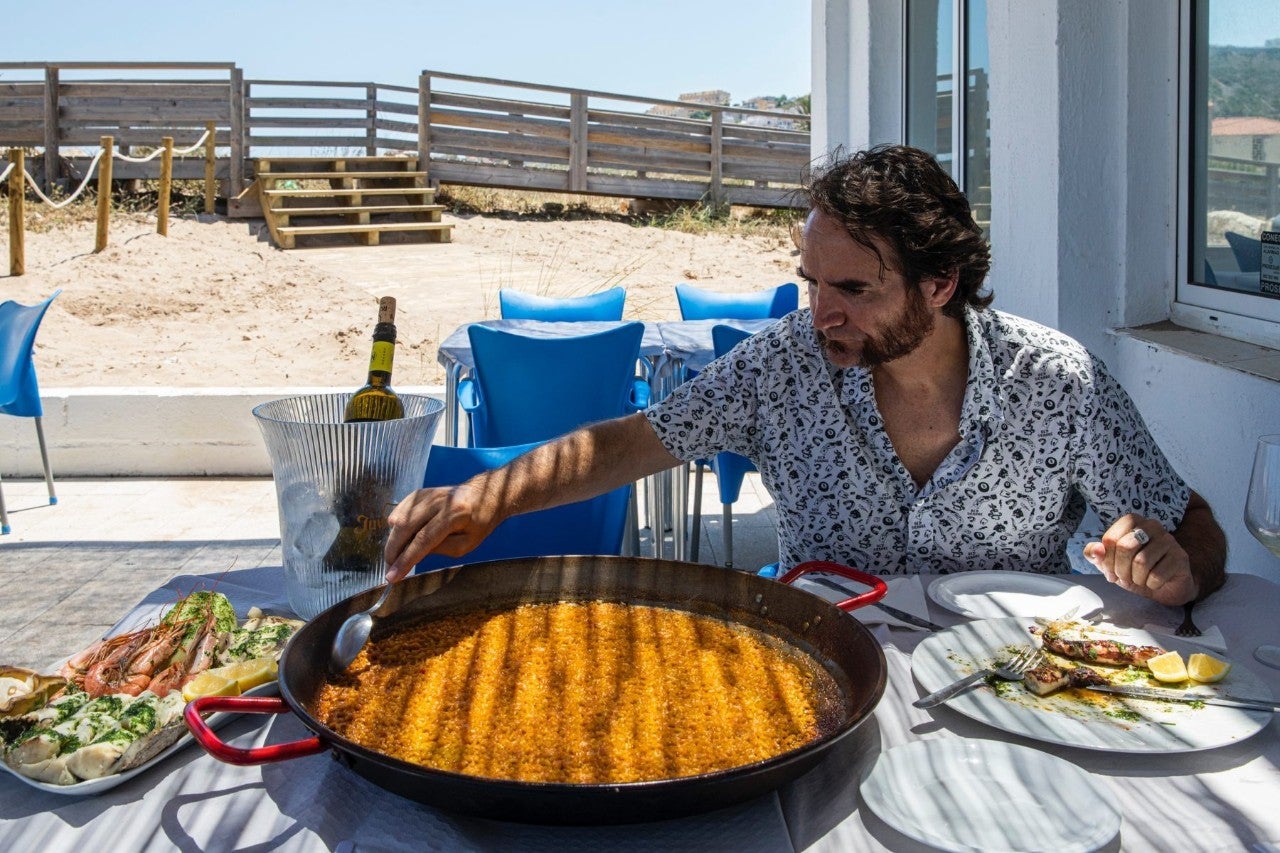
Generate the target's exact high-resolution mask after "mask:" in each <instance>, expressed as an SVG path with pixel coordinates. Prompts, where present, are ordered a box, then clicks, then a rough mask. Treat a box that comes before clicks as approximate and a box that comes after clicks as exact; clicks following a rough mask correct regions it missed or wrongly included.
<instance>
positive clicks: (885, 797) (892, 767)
mask: <svg viewBox="0 0 1280 853" xmlns="http://www.w3.org/2000/svg"><path fill="white" fill-rule="evenodd" d="M860 790H861V792H862V798H863V799H864V800H866V802H867V806H868V807H869V808H870V809H871V811H873V812H875V813H876V815H878V816H879V817H880V819H881V820H883V821H884V822H885V823H887V824H889V825H890V826H892V827H894V828H895V829H897V830H898V831H899V832H901V833H903V834H904V835H907V836H909V837H911V838H914V839H915V840H917V841H921V842H924V843H925V844H929V845H931V846H933V847H937V848H940V849H942V850H963V851H972V850H982V851H1040V850H1043V851H1053V853H1076V851H1078V853H1086V851H1090V850H1097V849H1099V848H1100V847H1102V846H1103V845H1104V844H1106V843H1107V842H1108V841H1110V840H1111V839H1112V838H1114V837H1115V835H1116V833H1117V832H1119V831H1120V812H1119V811H1117V810H1116V807H1115V806H1114V805H1113V804H1112V803H1111V802H1110V800H1109V799H1108V797H1107V796H1106V795H1105V792H1104V791H1101V790H1099V788H1098V782H1097V780H1096V779H1094V778H1093V777H1092V776H1090V775H1089V774H1088V773H1086V772H1085V771H1083V770H1081V769H1080V768H1079V767H1077V766H1075V765H1074V764H1072V763H1071V762H1069V761H1066V760H1065V759H1062V758H1058V757H1056V756H1053V755H1049V754H1048V753H1045V752H1041V751H1040V750H1038V749H1032V748H1030V747H1026V746H1018V745H1016V744H1011V743H1003V742H1000V741H992V740H971V739H964V740H958V739H954V738H935V739H932V740H919V741H914V742H912V743H907V744H903V745H901V746H895V747H894V748H893V749H890V750H888V751H887V752H885V753H884V754H883V755H881V756H880V758H879V760H878V761H876V765H875V768H874V769H873V770H872V771H871V774H870V775H869V776H868V777H867V778H866V780H865V781H864V782H863V783H862V786H861V789H860ZM1082 815H1088V819H1081V816H1082Z"/></svg>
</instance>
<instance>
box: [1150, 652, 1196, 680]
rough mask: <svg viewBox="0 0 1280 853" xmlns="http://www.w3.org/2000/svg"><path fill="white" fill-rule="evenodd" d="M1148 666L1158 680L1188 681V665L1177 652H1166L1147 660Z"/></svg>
mask: <svg viewBox="0 0 1280 853" xmlns="http://www.w3.org/2000/svg"><path fill="white" fill-rule="evenodd" d="M1147 668H1148V669H1150V670H1151V674H1152V675H1154V676H1155V677H1156V680H1157V681H1186V680H1187V665H1186V664H1185V663H1183V662H1182V655H1180V654H1178V653H1177V652H1165V653H1164V654H1162V655H1156V656H1155V657H1153V658H1151V659H1150V660H1148V661H1147Z"/></svg>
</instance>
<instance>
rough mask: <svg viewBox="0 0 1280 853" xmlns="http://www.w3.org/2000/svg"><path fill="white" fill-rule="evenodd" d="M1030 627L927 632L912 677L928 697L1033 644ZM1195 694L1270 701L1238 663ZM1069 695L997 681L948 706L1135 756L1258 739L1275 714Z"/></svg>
mask: <svg viewBox="0 0 1280 853" xmlns="http://www.w3.org/2000/svg"><path fill="white" fill-rule="evenodd" d="M1033 624H1034V621H1033V620H1031V619H1019V618H1013V617H1011V618H1007V619H989V620H986V621H981V622H967V623H965V624H962V625H957V626H955V627H954V628H948V629H947V630H946V631H939V632H938V633H936V634H930V635H929V636H928V637H925V638H924V640H922V641H921V642H920V645H918V646H916V650H915V652H913V653H912V655H911V673H912V675H914V676H915V678H916V680H917V681H919V682H920V684H921V686H922V687H923V688H924V693H932V692H933V691H934V690H938V689H940V688H942V687H945V686H946V685H948V684H950V683H951V682H953V681H955V680H956V679H958V678H962V677H964V676H966V675H968V674H969V673H971V672H974V671H975V670H977V669H981V668H982V667H984V666H987V665H989V664H991V663H993V662H996V661H999V660H1004V659H1005V658H1006V657H1007V656H1008V649H1009V648H1010V647H1013V646H1021V645H1026V644H1027V643H1028V641H1030V640H1031V639H1032V637H1031V634H1030V632H1029V631H1028V628H1030V627H1031V626H1032V625H1033ZM1091 630H1092V631H1094V632H1097V633H1099V634H1100V635H1105V636H1108V637H1109V638H1113V639H1116V640H1120V641H1123V642H1127V643H1134V644H1137V645H1160V646H1163V647H1164V648H1166V649H1176V650H1177V651H1179V652H1181V653H1182V655H1183V656H1184V657H1186V656H1187V655H1189V654H1190V653H1191V652H1195V651H1199V650H1200V647H1198V646H1196V645H1194V644H1192V643H1186V644H1183V643H1181V642H1180V641H1179V642H1168V641H1167V640H1165V639H1163V638H1162V639H1161V640H1157V639H1156V637H1155V636H1154V635H1152V634H1150V633H1148V632H1146V631H1139V630H1130V629H1124V628H1116V627H1114V626H1107V625H1099V626H1095V627H1094V628H1093V629H1091ZM1194 689H1195V690H1196V691H1197V692H1201V693H1204V694H1206V695H1212V694H1214V693H1221V692H1229V693H1232V694H1234V695H1236V696H1253V697H1258V698H1261V699H1270V698H1271V696H1272V693H1271V690H1270V688H1268V687H1267V685H1266V684H1265V683H1263V681H1262V679H1260V678H1258V676H1257V675H1256V674H1255V673H1253V672H1252V671H1250V670H1248V669H1246V668H1245V667H1244V665H1243V664H1241V663H1240V662H1239V661H1235V662H1233V665H1232V667H1231V672H1230V674H1229V675H1227V677H1226V678H1225V679H1224V680H1223V681H1222V682H1220V683H1218V684H1198V685H1196V686H1195V688H1194ZM1072 693H1073V691H1064V692H1063V693H1061V694H1050V695H1049V696H1045V697H1037V696H1034V695H1033V694H1031V693H1030V692H1028V691H1027V690H1026V689H1024V688H1023V687H1022V685H1021V684H1015V683H1009V682H1002V683H1001V688H1000V695H997V693H996V691H995V690H993V689H992V688H991V687H990V686H988V685H986V684H982V683H979V684H978V685H976V686H975V687H972V688H970V689H968V690H965V691H964V692H962V693H960V694H959V695H958V696H956V697H954V698H952V699H949V700H948V701H947V705H948V706H950V707H951V708H954V709H955V710H956V711H959V712H960V713H961V714H964V715H965V716H966V717H970V718H972V719H974V720H977V721H978V722H980V723H985V724H987V725H989V726H993V727H995V728H997V729H1000V730H1001V731H1006V732H1012V733H1013V734H1018V735H1023V736H1024V737H1029V738H1034V739H1035V740H1039V741H1044V742H1045V743H1057V744H1062V745H1064V746H1077V747H1081V748H1083V749H1097V750H1103V751H1108V752H1134V753H1137V752H1195V751H1197V750H1201V749H1212V748H1214V747H1219V746H1226V745H1227V744H1231V743H1236V742H1237V741H1241V740H1244V739H1245V738H1247V737H1250V736H1251V735H1254V734H1257V732H1259V731H1260V730H1261V729H1263V728H1265V727H1266V726H1267V724H1268V723H1270V722H1271V718H1272V716H1273V714H1272V713H1271V712H1269V711H1250V710H1245V709H1240V708H1224V707H1220V706H1217V705H1203V706H1196V705H1188V704H1182V703H1178V702H1159V701H1150V700H1144V699H1129V698H1125V697H1120V696H1111V697H1104V696H1098V697H1097V699H1096V701H1090V702H1085V701H1082V700H1079V699H1074V698H1072ZM921 695H923V693H922V694H921ZM1090 695H1091V696H1092V694H1090Z"/></svg>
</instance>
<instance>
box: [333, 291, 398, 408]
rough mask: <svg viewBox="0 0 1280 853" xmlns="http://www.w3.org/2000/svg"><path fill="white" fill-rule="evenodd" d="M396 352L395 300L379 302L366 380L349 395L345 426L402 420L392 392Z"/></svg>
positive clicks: (396, 397)
mask: <svg viewBox="0 0 1280 853" xmlns="http://www.w3.org/2000/svg"><path fill="white" fill-rule="evenodd" d="M395 350H396V300H395V298H394V297H391V296H384V297H382V298H381V299H380V300H378V325H376V326H374V328H373V351H372V353H371V354H370V356H369V378H368V380H367V381H366V382H365V385H364V387H363V388H361V389H360V390H359V391H357V392H356V393H355V394H354V395H352V397H351V400H350V402H348V403H347V409H346V412H345V413H344V414H343V416H342V420H343V421H344V422H345V423H359V422H361V421H390V420H395V419H396V418H403V417H404V403H402V402H400V398H399V397H398V396H396V392H395V391H392V390H391V364H392V361H393V359H394V358H395Z"/></svg>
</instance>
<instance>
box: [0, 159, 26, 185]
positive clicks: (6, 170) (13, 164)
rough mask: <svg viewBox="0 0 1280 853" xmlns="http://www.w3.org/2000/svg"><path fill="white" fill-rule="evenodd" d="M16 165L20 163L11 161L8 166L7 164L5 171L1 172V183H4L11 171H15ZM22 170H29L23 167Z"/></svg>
mask: <svg viewBox="0 0 1280 853" xmlns="http://www.w3.org/2000/svg"><path fill="white" fill-rule="evenodd" d="M16 165H18V164H17V163H10V164H9V165H8V166H5V168H4V171H3V172H0V184H3V183H4V181H5V178H7V177H9V173H10V172H12V171H13V167H14V166H16ZM22 171H23V172H26V171H27V170H26V169H23V170H22Z"/></svg>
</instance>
